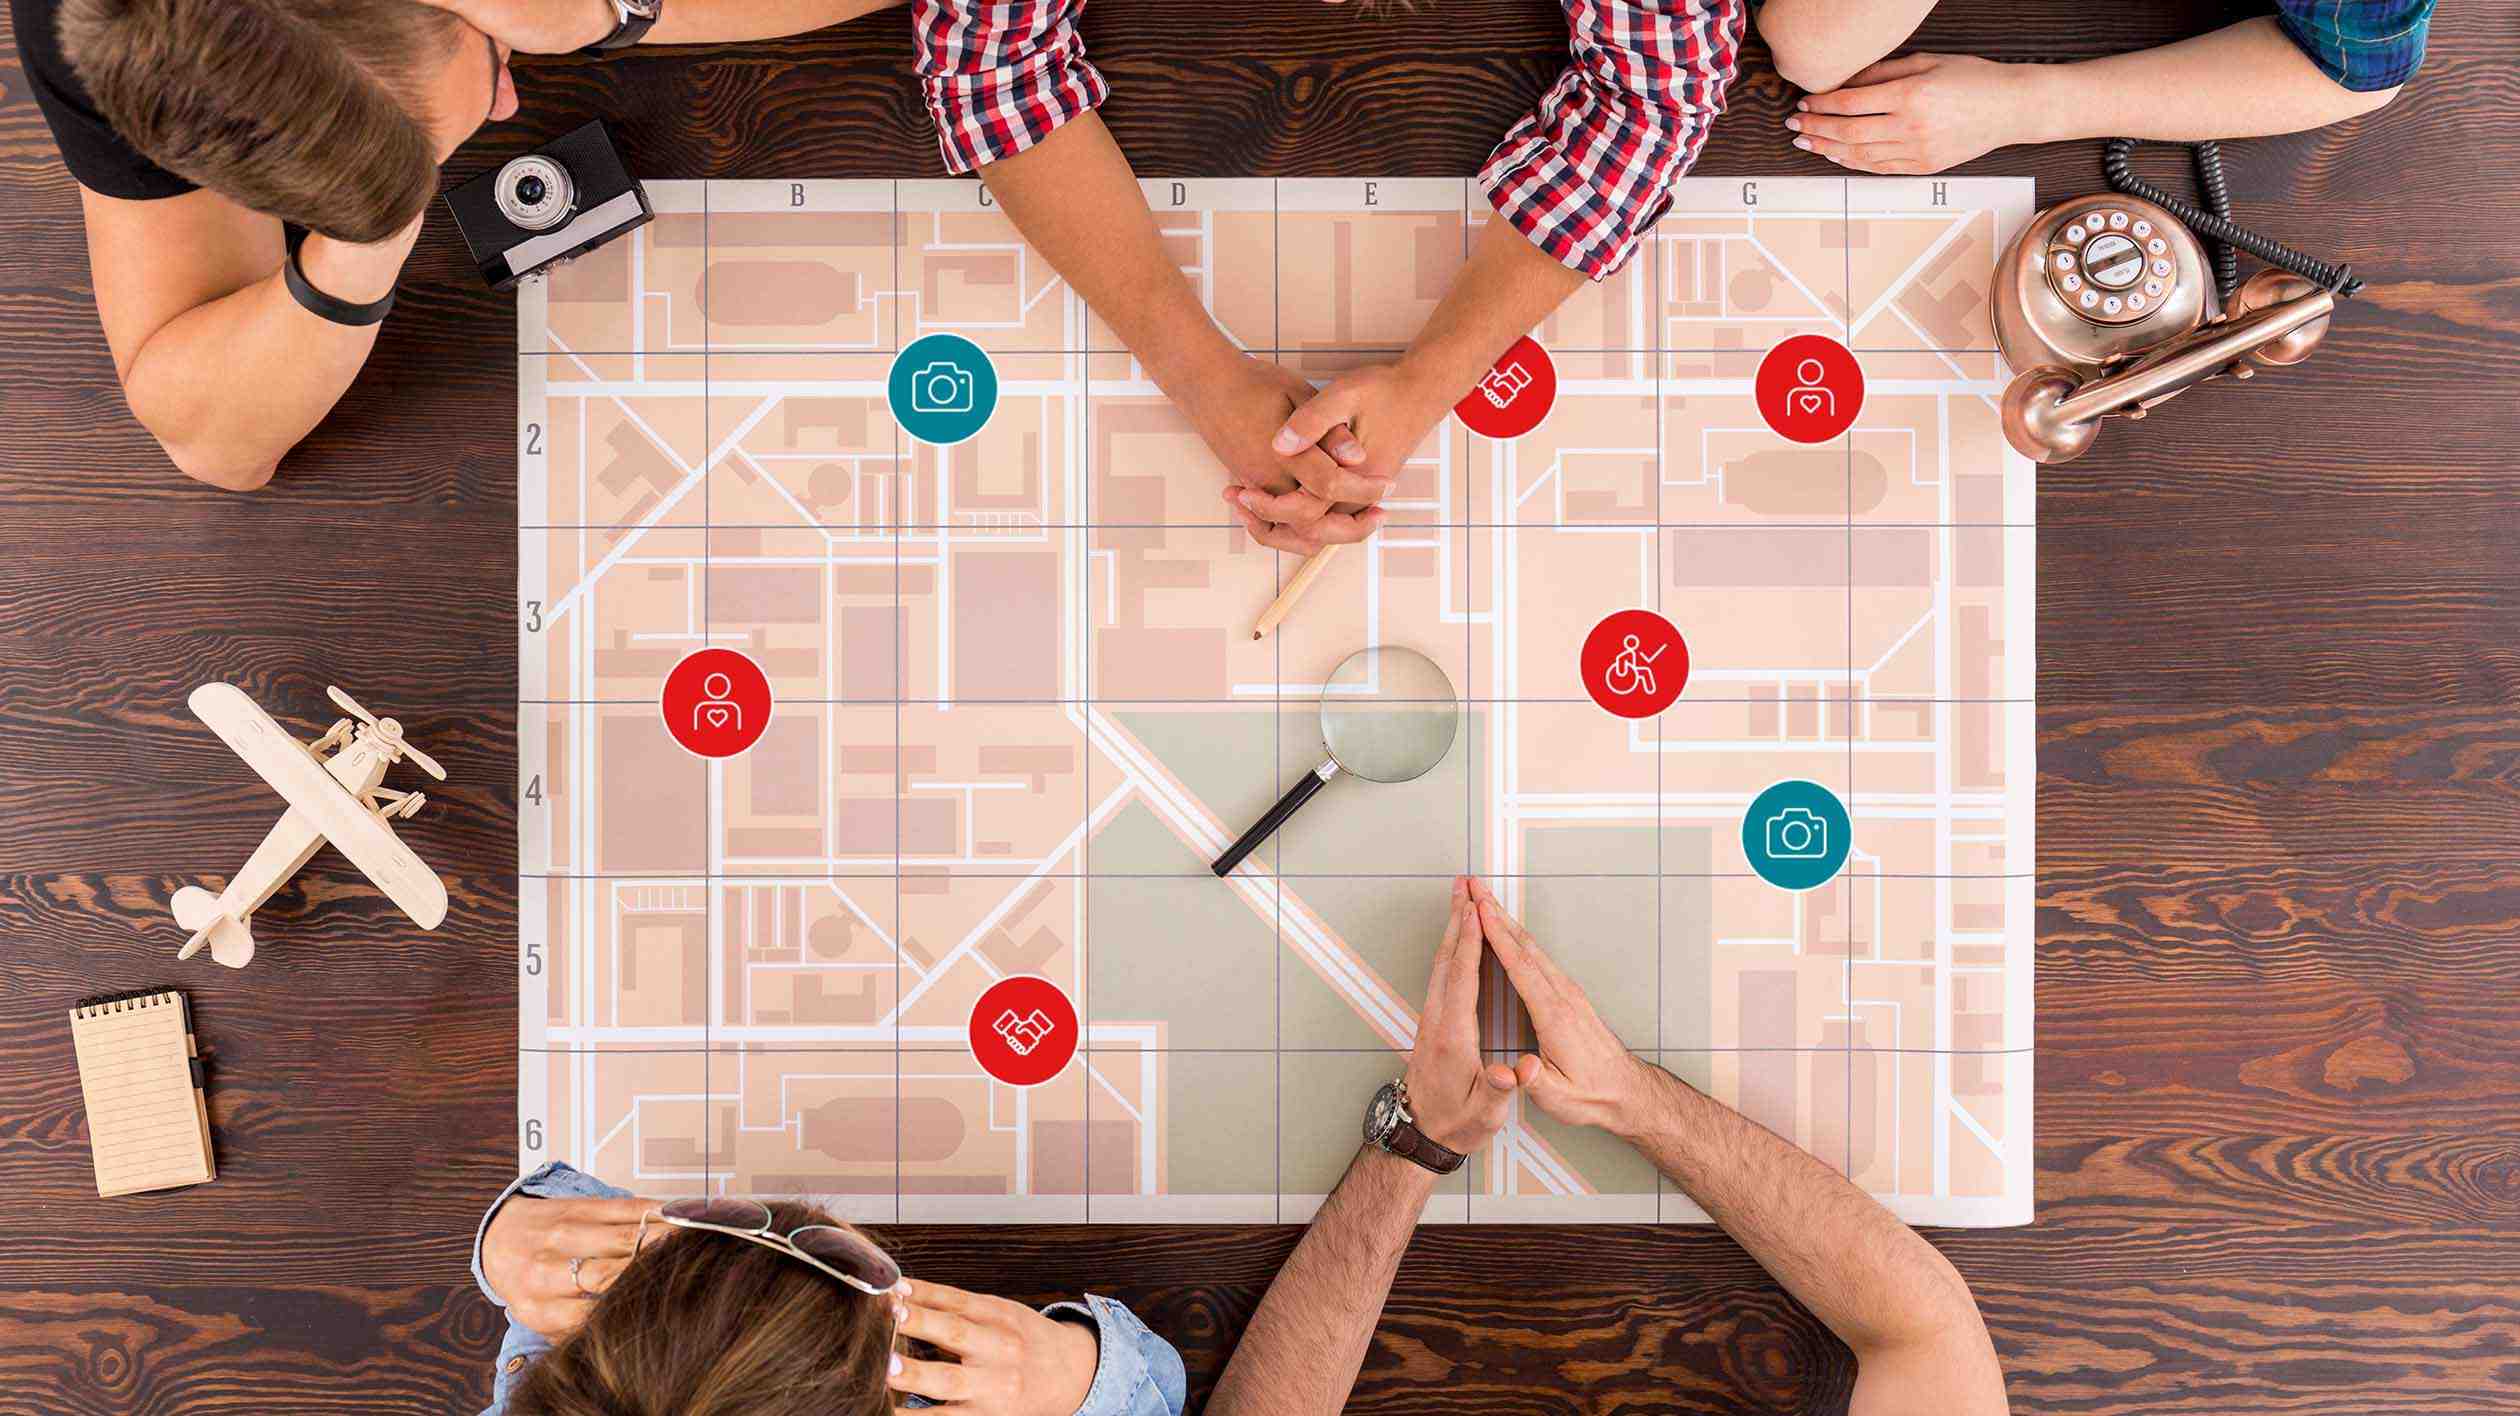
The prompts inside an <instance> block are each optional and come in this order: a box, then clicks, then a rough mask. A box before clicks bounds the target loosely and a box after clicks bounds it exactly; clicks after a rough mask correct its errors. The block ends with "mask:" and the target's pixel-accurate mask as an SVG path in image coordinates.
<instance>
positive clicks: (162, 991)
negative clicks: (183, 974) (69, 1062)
mask: <svg viewBox="0 0 2520 1416" xmlns="http://www.w3.org/2000/svg"><path fill="white" fill-rule="evenodd" d="M180 1001H181V997H180V995H178V994H177V993H176V991H175V990H174V989H171V988H135V989H133V990H131V991H130V992H128V993H99V994H97V995H95V996H94V997H92V998H82V999H80V1000H79V1001H78V1002H76V1003H73V1004H71V1005H70V1011H71V1012H72V1013H74V1014H76V1015H77V1016H79V1017H82V1018H101V1017H104V1016H105V1015H107V1014H109V1013H128V1012H131V1011H132V1010H134V1009H137V1008H155V1007H159V1006H161V1005H162V1004H166V1003H175V1002H180Z"/></svg>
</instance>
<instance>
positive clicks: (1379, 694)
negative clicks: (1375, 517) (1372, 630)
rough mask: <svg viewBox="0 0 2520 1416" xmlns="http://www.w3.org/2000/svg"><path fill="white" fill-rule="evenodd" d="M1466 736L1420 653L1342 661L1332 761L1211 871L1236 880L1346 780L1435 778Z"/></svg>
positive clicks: (1330, 709)
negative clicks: (1328, 788)
mask: <svg viewBox="0 0 2520 1416" xmlns="http://www.w3.org/2000/svg"><path fill="white" fill-rule="evenodd" d="M1460 731H1461V704H1460V703H1459V702H1458V701H1457V700H1456V699H1455V698H1454V697H1453V686H1452V680H1451V679H1450V678H1449V677H1447V676H1446V675H1445V673H1444V671H1443V669H1442V668H1441V667H1440V666H1438V665H1437V664H1436V662H1435V661H1434V660H1432V659H1430V658H1428V657H1426V656H1425V655H1424V654H1421V653H1419V652H1417V651H1416V650H1414V649H1402V648H1400V647H1398V646H1397V645H1380V646H1377V647H1375V648H1372V649H1360V650H1358V651H1356V652H1355V653H1353V654H1350V655H1349V656H1347V658H1345V659H1344V660H1341V661H1340V663H1339V667H1338V668H1336V669H1334V670H1332V671H1331V674H1330V681H1329V682H1328V683H1327V684H1325V685H1323V687H1322V690H1321V739H1322V746H1323V748H1324V749H1325V750H1326V751H1327V752H1328V754H1329V760H1328V761H1326V762H1324V763H1322V764H1321V765H1320V766H1319V767H1317V768H1314V769H1313V770H1312V771H1310V772H1307V773H1305V774H1304V775H1303V776H1302V777H1300V778H1298V779H1296V782H1295V785H1294V787H1293V788H1292V789H1291V790H1289V791H1288V792H1287V794H1286V795H1285V796H1283V797H1280V798H1279V799H1278V804H1277V805H1276V806H1273V807H1271V808H1269V814H1268V815H1266V816H1263V817H1261V818H1260V820H1259V821H1258V822H1256V823H1255V824H1254V825H1253V826H1252V828H1251V829H1250V830H1248V831H1245V832H1244V833H1243V834H1242V839H1241V840H1238V841H1236V842H1234V844H1233V845H1231V846H1228V847H1227V848H1226V850H1225V854H1223V855H1221V856H1218V857H1217V858H1216V863H1215V864H1214V865H1213V866H1211V867H1210V869H1212V870H1214V871H1215V872H1216V873H1217V874H1218V875H1228V874H1231V873H1232V872H1233V869H1234V867H1235V866H1237V865H1240V864H1242V861H1243V857H1245V856H1247V855H1249V854H1251V853H1252V852H1253V851H1254V850H1257V849H1258V848H1259V846H1260V843H1261V842H1262V841H1265V840H1267V839H1269V837H1270V836H1271V835H1272V834H1273V833H1275V832H1276V830H1277V828H1278V827H1280V826H1282V825H1284V824H1285V823H1286V819H1287V818H1288V817H1290V816H1293V815H1294V814H1295V810H1296V808H1298V807H1300V806H1302V805H1303V804H1304V803H1305V802H1308V801H1310V800H1312V797H1313V793H1315V792H1317V791H1320V790H1321V788H1322V786H1323V785H1324V784H1325V783H1327V782H1328V781H1329V780H1330V779H1331V778H1332V777H1335V776H1337V775H1338V774H1340V773H1341V772H1346V773H1348V774H1350V775H1352V776H1357V777H1363V778H1364V779H1366V780H1367V781H1369V782H1406V781H1410V780H1413V779H1415V778H1418V777H1423V776H1425V775H1426V774H1427V773H1429V772H1432V771H1434V770H1435V764H1436V763H1438V762H1441V761H1443V760H1444V754H1446V753H1448V752H1450V751H1452V743H1453V737H1454V735H1455V734H1457V733H1459V732H1460Z"/></svg>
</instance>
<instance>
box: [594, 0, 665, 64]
mask: <svg viewBox="0 0 2520 1416" xmlns="http://www.w3.org/2000/svg"><path fill="white" fill-rule="evenodd" d="M604 3H605V4H608V5H612V7H613V13H614V14H615V15H616V16H618V17H619V18H618V19H617V20H616V21H615V23H614V24H613V32H612V33H611V34H608V35H605V36H604V37H603V38H602V39H599V40H597V41H595V42H594V43H593V44H590V45H588V46H586V48H585V49H583V50H581V51H579V52H580V53H584V54H609V53H611V52H612V51H613V50H616V49H627V48H629V47H630V46H631V45H634V44H636V43H638V42H639V41H640V40H643V39H645V38H647V32H648V31H649V30H652V29H654V28H656V21H657V17H658V16H659V15H661V14H663V13H664V9H665V7H664V6H663V5H662V4H661V3H660V4H655V5H651V6H649V7H648V13H646V14H644V15H642V14H639V13H637V12H636V11H634V10H632V9H631V8H630V7H629V6H627V5H619V4H614V3H613V0H604Z"/></svg>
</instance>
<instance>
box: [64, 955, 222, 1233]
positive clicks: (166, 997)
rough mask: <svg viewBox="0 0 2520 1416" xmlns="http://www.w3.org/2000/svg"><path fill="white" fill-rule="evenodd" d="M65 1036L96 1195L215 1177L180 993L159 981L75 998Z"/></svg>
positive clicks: (196, 1059)
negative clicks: (73, 1059)
mask: <svg viewBox="0 0 2520 1416" xmlns="http://www.w3.org/2000/svg"><path fill="white" fill-rule="evenodd" d="M70 1038H71V1042H72V1044H73V1045H74V1046H75V1047H76V1049H77V1051H78V1056H79V1090H80V1092H81V1093H82V1094H83V1096H84V1097H85V1099H86V1102H87V1120H88V1148H89V1150H90V1151H91V1152H92V1154H93V1156H94V1158H95V1161H96V1193H97V1194H98V1195H99V1196H105V1195H129V1194H135V1193H137V1192H139V1191H142V1190H164V1189H169V1188H172V1187H174V1186H178V1185H198V1184H200V1183H201V1182H203V1181H205V1180H210V1179H214V1178H216V1177H217V1174H218V1170H217V1167H216V1166H215V1165H214V1164H213V1163H212V1160H211V1156H210V1107H209V1103H208V1100H207V1099H206V1098H205V1097H204V1096H203V1095H202V1090H201V1062H200V1060H199V1051H198V1049H196V1048H195V1047H194V1045H193V1035H192V1014H191V1011H190V1010H189V1009H188V1008H187V1007H186V1006H185V1004H184V995H182V994H180V993H177V992H175V991H174V990H172V989H162V990H157V991H153V992H143V993H125V994H117V995H113V996H111V997H101V998H86V999H81V1000H80V1001H79V1004H78V1006H76V1007H74V1008H72V1009H71V1010H70Z"/></svg>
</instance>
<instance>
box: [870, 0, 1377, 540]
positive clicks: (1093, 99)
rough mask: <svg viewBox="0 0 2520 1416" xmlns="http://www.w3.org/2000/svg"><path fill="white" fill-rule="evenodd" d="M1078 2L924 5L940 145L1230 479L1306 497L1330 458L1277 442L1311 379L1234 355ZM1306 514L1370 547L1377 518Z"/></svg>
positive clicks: (1346, 447)
mask: <svg viewBox="0 0 2520 1416" xmlns="http://www.w3.org/2000/svg"><path fill="white" fill-rule="evenodd" d="M1081 8H1082V6H1081V3H1080V0H1011V2H1010V3H979V0H914V3H913V5H912V7H911V25H912V28H913V29H914V30H915V31H916V33H917V37H918V48H917V68H918V73H919V86H920V90H921V92H922V93H923V94H924V96H925V97H926V99H927V106H928V114H929V116H930V117H931V118H932V119H933V120H934V121H935V124H936V136H937V148H938V151H939V153H940V155H941V156H942V157H943V158H944V161H945V166H946V167H947V168H948V169H949V170H951V171H954V172H977V173H979V174H980V177H981V180H982V181H984V182H986V183H987V184H988V188H989V192H990V195H991V196H993V197H995V198H996V200H997V203H998V205H999V207H1001V208H1002V209H1003V210H1004V211H1005V212H1006V215H1007V218H1008V219H1009V220H1011V221H1012V222H1014V224H1015V229H1016V230H1017V231H1019V232H1021V233H1022V234H1023V237H1024V239H1025V241H1026V242H1028V243H1030V245H1031V246H1032V247H1033V249H1034V250H1036V251H1039V252H1040V253H1041V255H1042V258H1043V259H1044V260H1047V261H1048V262H1049V263H1050V265H1051V268H1052V269H1054V270H1056V271H1058V272H1059V274H1060V276H1061V277H1062V278H1064V279H1065V280H1066V281H1067V283H1068V285H1069V286H1070V287H1071V288H1073V289H1074V290H1075V291H1076V293H1077V294H1079V295H1081V296H1083V297H1084V300H1085V303H1086V304H1087V305H1088V306H1089V307H1091V308H1092V309H1093V310H1094V311H1095V313H1097V314H1099V315H1101V316H1102V317H1103V318H1104V320H1106V321H1107V322H1108V323H1109V324H1110V325H1111V327H1112V332H1113V333H1115V334H1117V335H1118V336H1119V337H1120V341H1121V343H1122V344H1124V345H1126V346H1127V347H1128V349H1129V352H1130V353H1132V354H1134V355H1135V356H1136V357H1137V360H1138V363H1139V364H1141V365H1142V366H1144V368H1145V369H1146V372H1147V376H1148V377H1150V378H1152V379H1153V380H1154V381H1155V384H1156V386H1157V387H1159V388H1161V389H1162V390H1163V391H1164V393H1165V394H1166V396H1168V397H1170V398H1171V399H1172V401H1173V403H1174V405H1175V406H1176V407H1178V408H1180V409H1181V410H1182V411H1183V412H1184V413H1186V414H1188V415H1189V417H1190V421H1191V423H1192V425H1193V426H1194V427H1196V428H1197V429H1198V432H1199V435H1200V437H1201V439H1203V440H1204V441H1205V442H1206V443H1207V445H1208V447H1209V449H1210V450H1211V451H1213V452H1214V453H1215V454H1216V456H1217V459H1218V460H1219V461H1220V462H1222V463H1223V464H1224V467H1225V471H1226V474H1227V477H1228V478H1229V479H1230V481H1231V482H1232V483H1235V484H1240V485H1243V486H1248V487H1258V488H1265V489H1268V490H1271V491H1276V492H1293V491H1295V489H1296V486H1297V481H1296V478H1297V475H1298V473H1299V470H1300V466H1301V465H1303V464H1309V465H1311V466H1312V467H1314V468H1316V469H1327V467H1328V466H1329V454H1328V453H1327V452H1325V451H1324V450H1323V449H1322V448H1321V447H1317V446H1314V445H1313V444H1311V443H1308V444H1306V445H1305V446H1304V447H1301V448H1293V449H1289V450H1288V451H1287V452H1286V453H1284V454H1280V453H1276V452H1273V451H1271V449H1270V441H1269V440H1270V437H1271V435H1272V434H1274V433H1275V432H1276V431H1277V428H1278V425H1279V424H1280V423H1281V422H1283V421H1284V420H1285V418H1286V416H1287V414H1289V413H1291V412H1293V411H1294V409H1295V408H1296V406H1297V405H1299V404H1300V403H1302V402H1303V401H1304V400H1306V399H1308V398H1310V397H1312V394H1313V389H1312V385H1310V384H1308V383H1306V382H1305V381H1304V380H1303V379H1302V378H1300V377H1298V376H1297V375H1295V374H1294V373H1292V372H1290V371H1288V370H1286V369H1283V368H1280V367H1279V366H1277V365H1276V364H1273V363H1270V362H1269V361H1267V360H1265V359H1256V358H1253V357H1251V356H1249V355H1247V354H1245V353H1243V352H1242V351H1241V350H1239V349H1236V348H1235V347H1234V345H1233V342H1232V341H1231V340H1229V339H1227V338H1226V337H1225V332H1224V331H1223V330H1221V329H1218V328H1217V327H1216V322H1215V320H1214V319H1212V318H1210V317H1209V315H1208V313H1207V311H1206V310H1205V309H1204V308H1203V307H1202V306H1201V305H1200V304H1199V298H1198V293H1197V292H1196V291H1195V290H1194V289H1192V288H1191V285H1190V281H1189V279H1188V278H1187V277H1185V276H1184V275H1183V274H1182V273H1181V270H1180V268H1179V267H1178V266H1176V265H1175V264H1174V263H1173V260H1172V258H1171V257H1170V256H1168V255H1166V254H1165V251H1164V247H1163V241H1162V239H1161V237H1160V236H1159V235H1158V234H1157V232H1156V229H1155V214H1154V212H1153V211H1152V210H1150V209H1149V208H1148V207H1147V204H1146V193H1145V192H1144V190H1143V189H1141V188H1140V187H1139V186H1138V183H1137V176H1136V174H1135V173H1134V172H1132V171H1131V170H1130V168H1129V160H1128V158H1127V157H1126V156H1124V155H1123V154H1122V153H1121V151H1120V147H1119V145H1118V144H1117V143H1114V142H1113V141H1112V140H1111V134H1110V132H1109V130H1107V129H1106V128H1104V127H1103V124H1102V120H1101V118H1099V117H1098V116H1096V114H1095V112H1094V110H1095V108H1096V107H1097V106H1098V105H1099V104H1101V102H1102V100H1103V98H1104V97H1105V95H1107V94H1108V93H1109V92H1110V88H1109V85H1107V84H1106V83H1105V82H1104V81H1103V77H1102V74H1101V73H1100V71H1098V70H1096V69H1095V68H1094V66H1093V65H1092V64H1091V63H1089V62H1087V60H1086V58H1085V46H1084V42H1083V40H1082V39H1080V38H1079V37H1078V35H1077V29H1076V14H1077V11H1078V10H1079V9H1081ZM1325 432H1327V430H1325ZM1314 441H1315V442H1322V441H1323V439H1319V438H1317V439H1315V440H1314ZM1352 443H1353V439H1352V438H1349V437H1348V436H1347V434H1346V432H1345V430H1344V429H1340V430H1337V432H1336V433H1335V435H1330V436H1329V437H1328V446H1330V447H1332V448H1335V449H1339V450H1341V451H1347V452H1350V453H1351V454H1352V455H1360V456H1361V449H1353V448H1351V446H1350V444H1352ZM1293 514H1296V513H1294V512H1293V511H1290V515H1293ZM1300 516H1301V519H1302V520H1304V521H1305V522H1307V523H1308V524H1309V525H1310V526H1311V528H1312V529H1313V530H1314V532H1315V534H1317V535H1319V536H1321V537H1322V538H1323V539H1325V540H1340V541H1355V540H1362V539H1363V538H1364V537H1365V536H1367V535H1369V534H1371V532H1372V531H1373V529H1374V527H1375V526H1376V525H1378V524H1379V522H1380V518H1379V517H1378V516H1373V517H1368V516H1361V515H1357V514H1354V513H1352V512H1340V511H1332V510H1331V509H1330V506H1329V504H1328V503H1326V502H1321V501H1306V502H1305V503H1304V504H1303V505H1302V508H1301V512H1300Z"/></svg>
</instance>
